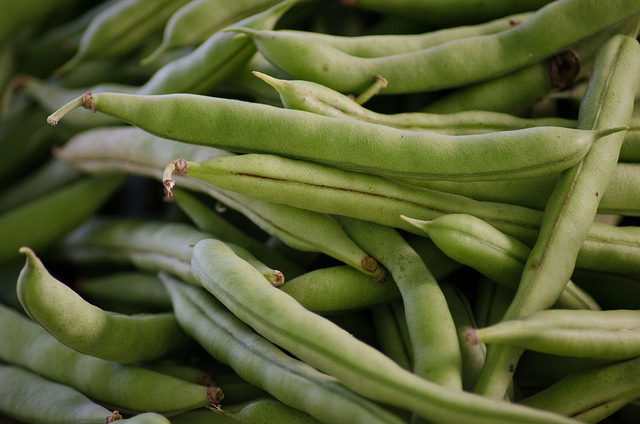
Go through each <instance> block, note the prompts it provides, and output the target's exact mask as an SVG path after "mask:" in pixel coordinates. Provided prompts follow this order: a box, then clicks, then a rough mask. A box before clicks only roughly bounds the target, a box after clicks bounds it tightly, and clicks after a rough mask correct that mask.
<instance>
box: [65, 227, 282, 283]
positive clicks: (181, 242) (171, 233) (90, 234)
mask: <svg viewBox="0 0 640 424" xmlns="http://www.w3.org/2000/svg"><path fill="white" fill-rule="evenodd" d="M210 237H211V234H209V233H206V232H204V231H199V230H196V229H195V228H194V227H192V226H191V225H188V224H184V223H178V222H161V221H147V220H142V219H136V218H106V217H93V218H92V219H90V220H88V221H87V222H86V223H85V224H84V225H82V226H81V227H80V228H78V229H77V230H76V231H74V232H73V233H71V234H69V235H68V236H67V237H65V238H64V239H63V240H62V241H61V242H60V243H59V244H58V250H59V252H58V253H57V254H58V255H60V256H62V257H66V258H69V259H71V260H72V261H75V262H95V261H97V262H101V261H102V262H104V261H107V262H116V263H131V264H133V265H134V266H135V267H137V268H138V269H139V270H142V271H148V272H158V271H166V272H169V273H171V274H173V275H176V276H179V277H180V278H182V279H183V280H184V281H188V282H191V283H195V280H194V279H193V275H192V273H191V265H190V264H191V252H192V250H193V246H194V245H195V244H196V243H197V242H198V241H200V240H202V239H205V238H210ZM230 246H232V248H233V250H234V251H236V252H238V254H239V255H240V256H242V257H243V258H245V259H246V260H248V261H249V262H251V264H252V265H253V266H254V267H256V268H257V269H259V270H260V272H262V273H263V276H264V278H266V279H267V280H268V281H270V282H271V284H274V285H280V284H282V283H283V282H284V275H283V274H282V272H280V271H278V270H275V269H273V268H269V267H268V266H267V265H265V264H263V263H262V262H260V261H258V260H257V259H256V258H255V257H254V256H253V255H252V254H251V253H250V252H248V251H247V250H246V249H244V248H242V247H240V246H238V245H234V244H230Z"/></svg>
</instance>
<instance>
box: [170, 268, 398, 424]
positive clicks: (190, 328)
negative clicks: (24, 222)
mask: <svg viewBox="0 0 640 424" xmlns="http://www.w3.org/2000/svg"><path fill="white" fill-rule="evenodd" d="M211 258H213V257H211ZM210 260H211V259H210ZM161 278H162V279H163V281H164V283H165V285H166V287H167V290H168V291H169V293H170V295H171V298H172V300H173V302H174V310H175V313H176V317H177V319H178V322H180V324H181V325H182V326H183V328H184V329H185V331H186V332H187V333H188V334H190V335H191V337H193V338H194V339H196V340H197V341H198V342H199V343H200V344H201V345H202V346H203V347H204V348H205V349H206V350H207V352H209V353H210V354H211V355H212V356H213V357H214V358H216V359H218V360H219V361H221V362H223V363H225V364H228V365H230V366H231V367H232V368H233V369H234V370H235V371H236V372H237V373H238V375H240V376H241V377H242V378H243V379H245V380H246V381H248V382H250V383H253V384H255V385H256V386H258V387H261V388H263V389H264V390H266V391H267V392H269V393H270V394H271V395H272V396H274V397H275V398H276V399H279V400H280V401H281V402H283V403H285V404H287V405H289V406H292V407H294V408H298V409H301V410H303V411H306V412H307V413H309V414H311V415H313V416H314V417H316V418H318V419H320V420H322V421H325V422H331V421H340V422H363V423H364V422H367V423H398V424H399V423H400V422H401V420H400V419H398V418H397V417H395V416H394V415H393V414H391V413H389V412H387V411H385V410H384V409H382V408H380V407H378V406H376V405H375V404H373V403H372V402H368V401H367V400H365V399H363V398H361V397H360V396H357V395H355V394H354V393H352V392H350V391H349V390H347V389H346V388H345V387H343V386H342V385H341V384H340V383H338V382H337V381H336V380H335V379H333V378H331V377H329V376H327V375H325V374H322V373H320V372H318V371H317V370H315V369H313V368H312V367H310V366H309V365H307V364H305V363H304V362H301V361H298V360H296V359H294V358H292V357H290V356H289V355H287V354H285V353H284V352H282V351H281V350H280V349H278V348H277V347H276V346H274V345H272V344H271V343H269V342H268V341H267V340H265V339H264V338H262V337H260V336H259V335H257V334H256V333H255V332H254V331H253V330H251V328H249V327H248V326H247V325H245V324H244V323H243V322H242V321H240V319H238V318H237V317H236V316H234V315H233V314H232V313H230V312H229V311H228V310H227V309H226V308H225V307H224V306H223V305H222V304H221V303H220V302H218V301H217V300H216V299H215V298H214V297H213V296H211V295H210V294H209V293H207V292H206V291H205V290H203V289H198V288H195V287H190V286H187V285H186V284H182V283H180V281H177V280H175V279H173V278H171V277H168V276H167V275H162V276H161Z"/></svg>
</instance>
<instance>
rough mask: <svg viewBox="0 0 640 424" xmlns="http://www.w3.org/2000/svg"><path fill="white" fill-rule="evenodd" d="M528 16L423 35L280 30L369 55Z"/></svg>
mask: <svg viewBox="0 0 640 424" xmlns="http://www.w3.org/2000/svg"><path fill="white" fill-rule="evenodd" d="M530 15H531V13H530V12H527V13H519V14H514V15H510V16H506V15H502V16H500V17H499V18H498V19H495V20H492V21H490V22H483V23H481V24H477V25H467V26H456V27H454V28H445V29H440V30H436V31H429V32H426V33H423V34H402V35H364V36H336V35H329V34H322V33H316V32H310V31H306V32H300V31H294V30H282V31H284V32H291V33H293V34H298V35H300V36H304V37H305V38H307V39H310V40H316V41H318V42H320V43H323V44H327V45H330V46H332V47H335V48H336V49H338V50H340V51H342V52H344V53H347V54H350V55H352V56H356V57H368V58H373V57H381V56H391V55H396V54H402V53H409V52H412V51H415V50H422V49H427V48H430V47H435V46H438V45H440V44H444V43H446V42H449V41H452V40H457V39H461V38H469V37H474V36H480V35H488V34H495V33H497V32H501V31H505V30H507V29H509V28H511V27H513V26H514V25H518V24H519V23H521V22H523V21H525V20H526V19H527V18H528V17H529V16H530Z"/></svg>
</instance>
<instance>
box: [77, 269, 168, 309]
mask: <svg viewBox="0 0 640 424" xmlns="http://www.w3.org/2000/svg"><path fill="white" fill-rule="evenodd" d="M74 289H75V291H76V292H77V293H78V294H80V296H82V297H83V298H84V299H87V300H88V301H90V302H91V303H93V304H94V305H96V306H99V307H101V308H103V309H107V310H109V311H114V312H121V313H125V312H132V313H133V312H135V313H138V312H164V311H169V310H171V299H169V294H168V293H167V291H166V290H165V288H164V286H163V285H162V283H161V282H160V281H159V280H158V278H157V277H156V276H155V275H154V274H147V273H143V272H139V271H121V272H112V273H109V274H106V275H101V276H98V277H91V278H86V279H81V280H78V281H77V282H76V284H75V286H74Z"/></svg>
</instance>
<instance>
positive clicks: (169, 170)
mask: <svg viewBox="0 0 640 424" xmlns="http://www.w3.org/2000/svg"><path fill="white" fill-rule="evenodd" d="M188 171H189V164H188V162H187V161H186V160H185V159H182V158H180V159H176V160H174V161H172V162H171V163H170V164H169V165H167V167H166V168H165V169H164V172H163V173H162V185H163V186H164V194H165V196H166V198H167V199H170V198H171V197H172V196H173V187H175V185H176V182H175V180H174V179H173V178H171V176H172V175H173V174H176V175H178V176H181V175H185V174H186V173H187V172H188Z"/></svg>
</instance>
